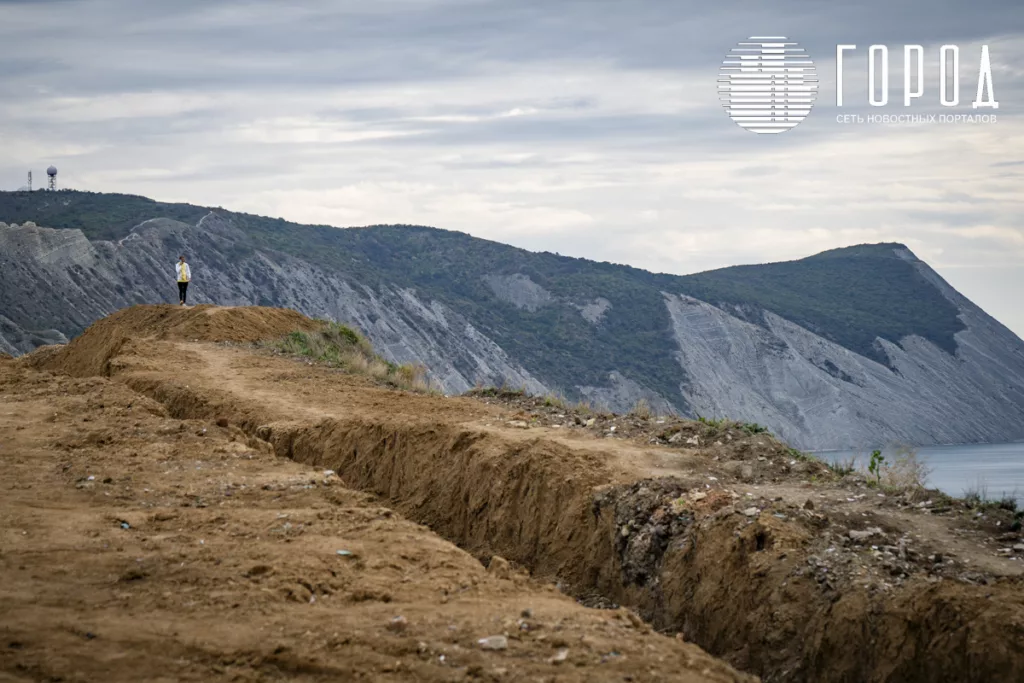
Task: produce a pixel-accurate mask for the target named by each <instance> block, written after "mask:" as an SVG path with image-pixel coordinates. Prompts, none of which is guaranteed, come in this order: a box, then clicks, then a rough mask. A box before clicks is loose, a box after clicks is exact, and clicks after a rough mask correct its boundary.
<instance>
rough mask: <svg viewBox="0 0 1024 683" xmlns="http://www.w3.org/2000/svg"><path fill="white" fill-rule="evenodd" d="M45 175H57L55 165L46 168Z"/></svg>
mask: <svg viewBox="0 0 1024 683" xmlns="http://www.w3.org/2000/svg"><path fill="white" fill-rule="evenodd" d="M46 175H57V167H56V166H51V167H50V168H48V169H46Z"/></svg>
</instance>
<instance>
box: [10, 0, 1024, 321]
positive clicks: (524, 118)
mask: <svg viewBox="0 0 1024 683" xmlns="http://www.w3.org/2000/svg"><path fill="white" fill-rule="evenodd" d="M755 35H768V36H773V35H774V36H787V37H788V38H789V39H790V40H794V41H798V42H799V43H800V45H801V46H803V47H804V48H806V49H807V51H808V53H809V55H810V57H811V58H812V59H813V60H814V63H815V65H816V67H817V73H818V77H819V79H820V92H819V95H818V99H817V102H816V105H815V107H814V110H813V111H812V112H811V115H810V116H809V117H808V118H807V120H806V121H804V122H803V123H801V124H800V125H799V126H798V127H797V128H795V129H793V130H791V131H789V132H786V133H784V134H781V135H757V134H753V133H750V132H748V131H745V130H743V129H741V128H739V127H738V126H737V125H736V124H734V123H733V122H732V121H730V120H729V118H728V116H727V115H726V113H725V112H724V110H723V108H722V106H721V102H720V100H719V94H718V91H717V87H718V83H717V80H718V74H719V67H720V66H721V63H722V61H723V59H724V58H725V56H726V54H728V53H729V52H730V51H731V49H732V47H733V46H734V45H735V44H736V43H737V42H739V41H744V40H746V39H747V38H748V37H749V36H755ZM0 41H2V44H3V45H4V59H3V60H2V61H0V144H2V149H3V154H2V155H0V188H3V189H17V188H18V187H19V186H21V185H23V184H24V182H25V181H24V177H25V172H26V171H27V170H28V169H33V170H34V171H35V177H36V183H37V184H38V183H40V182H42V179H43V177H44V169H45V168H46V166H47V165H48V164H50V163H53V164H56V165H57V166H58V167H59V168H60V180H61V184H62V185H63V186H66V187H74V188H78V189H85V190H93V191H109V192H128V193H135V194H143V195H147V196H150V197H153V198H155V199H160V200H165V201H187V202H191V203H195V204H205V205H212V206H223V207H225V208H230V209H234V210H238V211H248V212H254V213H259V214H263V215H270V216H281V217H284V218H288V219H291V220H296V221H301V222H311V223H327V224H331V225H339V226H350V225H366V224H373V223H416V224H425V225H434V226H437V227H441V228H448V229H453V230H461V231H464V232H468V233H471V234H473V235H477V236H479V237H485V238H489V239H494V240H499V241H501V242H506V243H509V244H514V245H516V246H521V247H525V248H528V249H533V250H547V251H556V252H559V253H562V254H567V255H572V256H583V257H587V258H592V259H597V260H602V261H605V260H607V261H613V262H618V263H628V264H631V265H635V266H639V267H643V268H647V269H651V270H656V271H662V272H672V273H691V272H697V271H701V270H707V269H710V268H716V267H720V266H726V265H734V264H741V263H760V262H766V261H779V260H786V259H791V258H799V257H802V256H806V255H809V254H812V253H815V252H818V251H821V250H824V249H828V248H832V247H838V246H844V245H851V244H859V243H864V242H878V241H899V242H904V243H906V244H907V245H909V246H910V248H911V249H913V250H914V251H915V252H916V253H917V254H918V256H920V257H921V258H923V259H925V260H927V261H929V262H930V263H931V264H933V265H934V266H935V267H936V268H937V269H938V270H939V272H940V273H941V274H942V275H943V276H945V277H946V278H947V279H948V280H949V281H950V282H951V283H952V284H953V285H954V286H956V287H957V288H959V289H960V290H961V291H962V292H964V293H965V294H966V295H967V296H968V297H970V298H972V299H973V300H974V301H975V302H976V303H978V304H979V305H981V306H982V307H984V308H985V309H986V310H988V311H989V312H990V313H992V314H993V315H995V316H996V317H997V318H999V319H1000V320H1001V321H1002V322H1004V323H1005V324H1007V325H1008V326H1010V327H1011V328H1012V329H1014V331H1016V332H1017V333H1018V334H1021V335H1022V336H1024V306H1021V305H1020V303H1019V300H1020V296H1021V293H1022V292H1024V211H1022V204H1024V183H1022V181H1024V115H1022V113H1024V3H1021V2H1020V1H1019V0H974V1H973V2H970V3H935V2H925V1H923V0H909V1H905V2H903V1H897V2H893V1H892V0H886V1H884V2H881V1H876V0H870V1H862V2H855V1H854V2H845V3H841V4H840V3H825V2H813V1H811V0H781V1H777V2H771V3H756V4H755V3H729V2H726V3H712V2H701V3H694V2H683V1H681V0H658V1H653V0H651V1H648V0H629V1H627V0H619V1H615V2H612V1H605V0H585V1H584V0H578V1H577V0H516V1H515V2H510V1H508V0H493V1H492V0H373V1H372V2H366V1H365V0H361V1H358V2H350V1H348V0H330V1H328V0H322V1H299V2H288V3H285V2H280V1H279V0H271V1H266V2H252V1H241V0H202V1H199V0H177V1H176V2H173V3H171V2H167V3H156V2H141V1H140V0H23V1H13V2H12V1H10V0H0ZM837 43H847V44H855V45H857V50H856V51H854V52H852V53H847V55H846V58H845V59H846V64H845V68H844V84H845V85H844V105H845V106H844V107H843V108H842V109H837V107H836V95H835V88H836V67H835V51H836V44H837ZM871 44H885V45H887V46H888V47H889V52H890V67H889V70H890V76H889V80H890V104H889V105H888V106H886V107H869V106H868V104H867V71H868V68H867V63H868V60H867V52H868V46H869V45H871ZM904 44H920V45H923V46H924V50H925V78H924V96H923V97H921V98H920V99H918V100H916V101H915V103H914V105H913V106H912V107H911V109H909V110H908V109H905V108H904V107H903V96H902V95H903V64H902V62H903V47H902V46H903V45H904ZM944 44H954V45H958V46H959V54H960V69H959V72H960V76H961V83H960V106H958V107H951V108H943V107H941V106H940V105H939V93H938V88H939V72H938V61H939V57H938V55H939V47H940V46H941V45H944ZM982 45H988V46H989V51H990V57H991V67H992V75H993V85H994V91H995V99H996V100H997V101H998V102H999V109H998V110H995V111H993V110H990V109H984V110H973V109H972V108H971V101H972V100H973V99H974V95H975V91H976V89H977V80H978V69H979V60H980V55H981V46H982ZM908 112H909V113H920V114H928V113H935V114H939V113H946V114H953V113H956V114H978V113H985V114H993V113H994V114H996V115H997V121H996V123H988V124H969V123H958V124H940V123H932V124H919V125H906V124H881V123H879V124H868V123H864V124H843V123H839V122H837V121H836V116H837V114H848V113H849V114H857V113H860V114H862V115H865V114H868V113H873V114H882V113H884V114H890V115H898V114H906V113H908Z"/></svg>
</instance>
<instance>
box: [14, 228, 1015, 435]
mask: <svg viewBox="0 0 1024 683" xmlns="http://www.w3.org/2000/svg"><path fill="white" fill-rule="evenodd" d="M0 218H2V216H0ZM182 252H185V253H188V254H193V255H194V256H193V257H192V258H190V263H191V265H192V268H193V273H194V284H193V285H192V287H191V288H190V301H191V302H192V303H204V302H210V303H217V304H220V305H240V306H241V305H251V304H262V305H273V306H283V307H288V308H294V309H297V310H299V311H301V312H303V313H305V314H307V315H310V316H314V317H324V318H331V319H335V320H340V321H345V322H349V323H352V324H355V325H356V326H358V327H359V328H360V329H362V330H363V331H364V332H365V333H366V334H367V336H368V337H369V338H370V339H371V340H372V341H373V343H374V344H375V345H376V346H377V348H378V349H379V350H380V352H381V353H382V354H383V355H384V356H386V357H387V358H389V359H391V360H393V361H395V362H401V363H406V362H413V363H421V364H423V365H425V366H427V368H428V369H429V372H430V376H431V377H432V378H433V380H434V381H435V382H437V383H438V384H439V385H440V386H442V387H443V388H444V390H445V391H446V392H448V393H459V392H462V391H465V390H467V389H469V388H471V387H473V386H474V385H479V384H496V385H501V384H508V385H512V386H520V387H525V388H527V389H528V390H529V391H531V392H534V393H543V392H564V393H566V394H568V395H570V396H578V397H584V398H587V399H588V400H590V401H591V402H592V403H594V404H595V405H603V406H607V407H608V408H611V409H613V410H617V411H625V410H628V409H629V408H630V407H631V406H632V405H633V403H634V402H636V401H637V400H638V399H641V398H643V399H645V400H646V401H647V402H648V403H649V404H650V405H651V406H652V407H654V408H655V409H657V410H660V411H665V412H668V411H680V412H685V413H688V414H691V415H693V414H699V415H704V416H708V417H730V418H734V419H740V420H744V421H749V422H757V423H759V424H763V425H767V426H768V427H769V428H771V429H772V430H773V431H774V432H776V433H777V434H779V435H780V436H781V437H783V438H784V439H786V440H787V441H789V442H790V443H792V444H793V445H794V446H797V447H800V448H808V449H810V448H848V447H866V446H873V445H888V444H891V443H897V442H902V443H909V444H916V445H925V444H935V443H966V442H984V441H1008V440H1015V439H1020V438H1024V343H1022V342H1021V340H1020V339H1019V338H1018V337H1016V335H1014V334H1013V333H1011V332H1010V331H1009V330H1007V329H1006V328H1005V327H1003V326H1002V325H1000V324H999V323H998V322H996V321H995V320H993V319H992V318H991V317H989V316H988V315H986V314H985V313H984V311H982V310H981V309H979V308H978V307H977V306H975V305H973V304H972V303H971V302H970V301H968V300H967V299H965V298H964V297H963V296H961V295H960V294H959V293H958V292H956V291H955V290H953V289H952V288H951V287H950V286H949V285H948V284H946V283H945V282H944V281H943V280H942V279H941V278H940V277H939V276H938V275H937V274H936V273H935V272H934V271H933V270H932V269H930V268H929V267H928V266H927V265H926V264H924V263H922V262H921V261H919V260H917V259H916V258H915V257H914V256H913V254H911V253H910V252H909V251H906V250H905V249H904V248H901V247H896V248H894V250H893V253H892V254H891V255H894V256H895V257H898V258H899V259H902V261H903V262H904V263H907V264H910V266H911V267H912V268H913V269H916V271H917V272H918V273H919V274H920V276H921V277H923V278H924V279H925V280H926V281H927V282H928V283H930V284H929V285H928V286H929V287H932V288H933V291H935V290H937V291H938V292H940V293H941V296H942V297H943V300H944V301H949V302H950V303H951V304H952V305H953V306H955V308H956V311H957V312H958V317H959V321H960V323H962V327H963V329H961V330H960V331H959V332H956V334H955V342H956V351H955V353H950V352H949V350H948V349H944V348H940V346H939V345H936V343H934V342H933V341H930V340H929V339H926V338H924V337H921V336H917V335H914V334H911V335H907V336H905V337H904V338H902V339H899V340H895V341H894V340H886V339H883V338H881V337H879V338H878V339H876V342H875V347H874V348H873V349H871V351H872V353H871V354H869V355H871V356H872V357H871V358H869V357H867V356H865V355H863V354H861V353H857V352H854V351H852V350H850V349H849V348H846V347H844V346H842V345H840V344H838V343H836V342H835V341H830V340H829V339H827V338H825V337H824V336H822V335H820V334H816V333H815V332H812V331H811V330H810V329H808V328H807V327H806V326H801V325H799V324H797V323H795V322H793V321H792V320H788V319H786V318H784V317H781V316H780V315H777V314H776V313H773V312H771V311H769V310H765V309H763V308H759V307H757V306H743V307H735V306H733V307H730V306H726V305H721V304H720V305H717V306H716V305H712V304H711V303H709V302H707V301H702V300H700V299H697V298H694V297H692V296H688V295H685V294H680V293H679V291H678V289H676V288H675V287H674V286H673V285H672V283H668V284H667V285H666V283H665V282H662V281H658V282H656V283H654V285H653V286H654V287H655V289H653V290H652V291H653V292H655V294H657V292H658V291H659V289H661V290H662V291H661V293H660V295H658V296H660V297H661V301H662V304H661V305H662V306H663V308H662V309H661V314H662V315H664V318H665V319H666V320H667V321H668V322H667V323H666V324H662V323H658V324H657V325H655V326H654V327H664V326H666V325H667V327H668V328H669V329H668V330H666V331H665V332H664V335H665V336H664V341H663V342H662V343H663V344H664V345H666V346H667V347H668V346H670V347H671V348H665V349H663V351H664V352H666V353H669V354H674V355H675V358H676V361H675V362H676V363H677V366H676V371H674V372H675V374H673V377H672V379H671V381H670V382H669V383H668V384H669V385H670V386H671V385H673V384H675V385H677V386H678V392H675V393H670V392H669V391H668V390H666V389H665V384H666V383H665V382H662V383H661V384H660V385H659V386H658V387H654V386H652V383H651V382H650V381H648V380H645V379H644V375H643V374H642V373H641V372H640V371H638V370H636V369H635V368H634V367H629V364H628V363H627V362H622V363H620V364H621V367H618V366H615V365H614V363H619V361H613V366H612V367H609V366H608V365H607V364H605V365H602V366H601V372H599V373H593V374H592V375H591V377H590V379H589V380H583V379H580V380H577V381H576V383H575V384H573V385H567V384H568V383H567V382H565V381H564V380H563V381H561V382H559V381H557V380H553V379H552V376H551V371H550V365H549V366H548V370H547V371H545V370H544V369H542V368H538V367H537V364H536V362H535V359H536V355H534V356H532V357H531V356H528V355H525V354H524V352H523V349H522V348H518V349H517V348H516V344H515V343H511V344H510V342H509V340H513V342H514V341H515V339H516V333H515V330H514V329H512V330H509V329H508V328H509V327H514V323H511V324H509V323H501V322H500V320H499V323H495V322H494V318H493V316H492V317H491V318H488V320H490V322H489V323H488V324H482V323H481V313H480V310H479V309H478V308H477V309H474V308H473V307H470V306H464V307H460V306H458V305H457V304H453V303H451V301H452V300H449V301H448V302H444V301H442V300H441V299H440V298H439V297H435V296H430V295H425V294H422V293H421V292H420V291H419V290H418V288H417V287H415V286H410V285H409V284H408V283H405V284H403V285H400V284H398V283H396V282H393V281H387V280H383V281H381V280H378V281H376V282H374V283H373V285H372V286H371V285H370V284H368V283H366V282H363V281H361V280H360V278H358V277H354V276H353V275H352V274H351V273H343V272H338V271H336V270H332V269H330V268H327V267H323V266H320V265H316V264H314V263H311V262H310V261H309V260H306V259H303V258H298V257H295V256H291V255H288V254H284V253H281V252H280V251H277V250H273V249H267V248H265V247H263V246H261V245H259V244H257V243H255V242H254V241H253V239H252V238H251V236H250V235H249V234H248V233H247V232H245V231H244V230H242V229H240V228H239V227H238V225H237V224H236V223H235V222H234V221H233V220H232V219H231V217H230V215H222V213H221V212H215V211H211V212H209V213H207V214H206V215H205V216H203V217H202V218H201V220H199V221H198V222H197V223H196V224H195V225H191V224H188V223H183V222H179V221H175V220H169V219H164V218H155V219H152V220H147V221H145V222H143V223H141V224H140V225H138V226H136V227H135V228H134V229H132V230H131V232H130V233H128V234H127V235H126V236H124V237H122V238H119V239H117V240H111V241H106V240H93V241H90V240H89V239H87V238H86V237H85V235H84V234H83V233H82V232H81V231H79V230H72V229H49V228H45V227H37V226H36V225H34V224H32V223H26V224H22V225H20V226H18V225H10V226H9V225H6V224H0V254H2V256H0V268H2V269H3V273H4V277H3V278H0V297H2V298H0V300H2V301H3V305H2V307H0V351H4V352H7V353H12V354H18V353H23V352H27V351H30V350H32V349H33V348H35V347H37V346H39V345H42V344H49V343H60V342H64V341H66V340H67V338H69V337H73V336H75V335H77V334H79V333H80V332H81V331H82V330H83V329H84V328H85V327H86V326H88V325H89V324H90V323H91V322H92V321H93V320H95V319H97V318H99V317H102V316H104V315H106V314H108V313H111V312H112V311H115V310H117V309H119V308H123V307H125V306H129V305H132V304H136V303H153V302H161V301H162V302H168V303H173V302H175V301H176V296H177V291H176V287H175V285H174V277H173V274H174V270H173V264H174V262H175V261H176V260H177V256H178V254H179V253H182ZM638 272H639V271H638ZM644 276H646V274H644ZM475 277H476V279H475V280H472V279H471V280H470V284H469V285H466V284H465V282H463V283H462V284H460V285H459V286H460V287H463V288H465V287H467V286H468V287H473V286H478V287H479V289H480V290H481V291H485V292H488V296H491V295H493V297H494V300H495V301H497V302H501V304H502V305H507V306H508V307H509V310H512V311H513V312H515V311H519V312H524V314H526V313H529V314H531V315H532V314H537V315H541V314H543V315H549V316H552V317H551V318H550V319H551V320H563V319H565V320H568V319H570V318H571V319H575V320H576V321H578V322H577V323H572V324H582V325H584V327H583V328H579V329H582V330H585V331H586V334H592V335H593V336H594V338H595V339H598V340H600V341H601V342H602V343H605V344H612V345H614V344H615V343H617V342H616V337H615V334H621V332H616V333H615V334H613V333H612V331H611V328H610V325H611V324H613V323H614V322H615V321H614V319H613V318H609V316H615V315H617V314H622V312H623V310H622V304H621V303H619V304H613V303H612V301H610V299H614V296H613V295H612V294H609V292H608V290H607V288H605V289H602V288H601V287H594V288H592V289H590V290H587V289H586V288H581V287H575V286H574V287H575V289H574V291H573V295H572V296H566V295H563V294H560V293H558V292H552V291H549V289H546V288H545V287H544V286H542V285H541V284H538V283H537V282H535V281H534V280H533V279H531V277H530V275H529V274H527V273H520V272H513V273H508V272H504V273H489V272H481V273H479V274H478V275H477V276H475ZM652 277H653V276H652ZM473 282H476V285H473V284H472V283H473ZM663 285H664V287H663ZM645 286H648V283H646V282H645ZM674 289H675V291H670V290H674ZM894 296H898V293H894ZM606 297H608V298H606ZM740 308H742V310H740ZM538 312H539V313H538ZM508 315H512V314H511V313H509V314H508ZM516 315H518V313H516ZM560 316H567V317H565V318H563V317H560ZM504 320H512V321H514V320H515V318H510V317H507V316H506V318H505V319H504ZM496 334H498V335H502V336H501V338H502V339H504V340H505V341H504V342H503V344H504V346H503V345H502V344H499V343H498V342H496V341H495V340H496V338H498V337H496V336H495V335H496ZM534 334H536V332H534ZM545 341H547V343H548V346H549V350H546V351H545V353H546V354H551V355H553V356H558V354H562V357H565V358H566V362H570V361H572V360H577V361H578V360H579V359H573V358H572V357H570V356H565V349H564V348H561V349H560V348H559V346H558V345H559V341H558V338H557V336H554V338H552V339H551V340H545ZM897 342H898V343H897ZM565 343H569V342H565ZM546 348H547V347H546ZM603 348H608V347H603ZM535 351H536V349H532V352H535ZM531 358H533V359H534V360H531ZM627 360H628V359H627ZM588 362H589V361H588ZM595 377H598V378H600V377H603V380H601V381H595V380H594V378H595ZM647 377H650V374H649V373H648V375H647Z"/></svg>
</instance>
